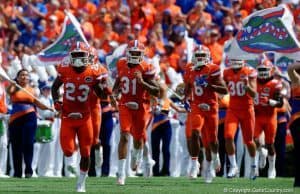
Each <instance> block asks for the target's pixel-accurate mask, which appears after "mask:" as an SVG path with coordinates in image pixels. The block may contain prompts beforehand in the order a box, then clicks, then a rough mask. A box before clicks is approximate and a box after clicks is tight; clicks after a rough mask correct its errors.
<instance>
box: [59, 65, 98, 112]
mask: <svg viewBox="0 0 300 194" xmlns="http://www.w3.org/2000/svg"><path fill="white" fill-rule="evenodd" d="M57 73H58V77H59V79H60V80H61V81H62V82H63V83H64V94H63V108H62V114H63V116H67V115H68V114H69V113H72V112H76V113H84V114H88V115H89V114H90V106H89V100H90V98H89V96H90V94H91V92H92V90H93V86H94V85H95V84H96V83H98V82H99V79H100V78H101V71H100V69H99V68H98V67H97V66H95V65H93V66H92V65H88V66H87V68H86V69H85V70H84V71H83V72H82V73H77V72H76V71H75V70H74V69H73V67H71V66H70V65H69V64H62V65H59V66H58V67H57Z"/></svg>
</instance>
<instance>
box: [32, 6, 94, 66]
mask: <svg viewBox="0 0 300 194" xmlns="http://www.w3.org/2000/svg"><path fill="white" fill-rule="evenodd" d="M65 14H66V17H65V20H64V23H63V29H62V32H61V34H60V36H59V37H58V38H57V39H56V41H55V42H54V43H52V44H51V45H49V46H48V47H47V48H45V49H44V50H42V51H41V52H40V53H38V54H37V59H38V60H37V64H38V65H56V64H59V63H61V61H63V60H64V59H65V58H66V57H67V56H69V50H70V48H71V46H72V44H73V43H74V42H76V41H83V42H85V43H86V44H87V45H88V42H87V40H86V38H85V37H84V35H83V32H82V30H81V28H80V23H79V22H78V21H77V19H76V18H75V17H74V16H73V15H72V14H71V13H70V12H67V11H65Z"/></svg>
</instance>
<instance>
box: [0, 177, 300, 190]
mask: <svg viewBox="0 0 300 194" xmlns="http://www.w3.org/2000/svg"><path fill="white" fill-rule="evenodd" d="M75 184H76V179H75V178H31V179H15V178H8V179H0V193H17V194H18V193H43V194H46V193H49V194H56V193H74V191H75ZM292 185H293V179H292V178H277V179H274V180H269V179H266V178H258V179H256V180H255V181H251V180H249V179H245V178H236V179H225V178H216V179H214V182H213V183H211V184H205V183H204V180H203V179H202V178H199V179H197V180H188V179H187V178H185V177H181V178H171V177H159V178H156V177H155V178H148V179H145V178H141V177H140V178H127V179H126V185H125V186H118V185H116V179H115V178H94V177H93V178H91V177H89V178H88V179H87V193H99V194H115V193H116V194H117V193H118V194H150V193H151V194H152V193H153V194H182V193H183V194H208V193H209V194H218V193H300V189H294V188H293V187H292Z"/></svg>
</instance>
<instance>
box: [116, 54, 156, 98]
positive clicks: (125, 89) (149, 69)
mask: <svg viewBox="0 0 300 194" xmlns="http://www.w3.org/2000/svg"><path fill="white" fill-rule="evenodd" d="M117 71H118V77H119V79H120V81H121V91H122V97H121V99H120V102H121V103H126V102H128V101H135V102H141V103H142V102H144V101H147V102H148V101H150V95H149V93H148V92H147V91H146V90H145V89H144V88H143V87H142V85H141V84H139V83H138V81H137V79H136V78H135V76H134V73H135V72H136V71H140V72H141V73H142V76H143V78H144V79H147V78H152V77H154V75H155V69H154V67H153V66H152V65H151V64H148V63H146V62H145V61H142V62H141V63H140V64H139V65H136V66H134V67H131V68H130V67H128V65H127V60H126V59H125V58H122V59H120V60H119V61H118V63H117Z"/></svg>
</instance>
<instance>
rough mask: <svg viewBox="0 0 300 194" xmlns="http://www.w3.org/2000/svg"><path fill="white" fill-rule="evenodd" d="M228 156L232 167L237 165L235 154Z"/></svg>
mask: <svg viewBox="0 0 300 194" xmlns="http://www.w3.org/2000/svg"><path fill="white" fill-rule="evenodd" d="M228 158H229V161H230V166H231V167H237V164H236V158H235V154H233V155H228Z"/></svg>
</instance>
